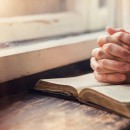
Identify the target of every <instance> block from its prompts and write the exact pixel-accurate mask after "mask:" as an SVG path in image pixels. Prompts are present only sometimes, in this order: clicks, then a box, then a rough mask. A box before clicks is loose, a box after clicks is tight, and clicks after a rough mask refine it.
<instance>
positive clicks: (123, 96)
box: [91, 85, 130, 103]
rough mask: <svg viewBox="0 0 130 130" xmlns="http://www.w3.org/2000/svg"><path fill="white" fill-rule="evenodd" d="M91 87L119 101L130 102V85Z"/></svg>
mask: <svg viewBox="0 0 130 130" xmlns="http://www.w3.org/2000/svg"><path fill="white" fill-rule="evenodd" d="M91 89H92V90H94V91H96V92H98V93H101V94H102V95H104V96H107V97H108V98H111V99H113V100H116V101H118V102H122V103H130V85H111V86H106V87H94V88H91Z"/></svg>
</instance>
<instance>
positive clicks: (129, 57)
mask: <svg viewBox="0 0 130 130" xmlns="http://www.w3.org/2000/svg"><path fill="white" fill-rule="evenodd" d="M121 58H122V59H124V60H126V61H130V52H129V51H126V50H121Z"/></svg>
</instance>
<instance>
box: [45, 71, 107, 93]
mask: <svg viewBox="0 0 130 130" xmlns="http://www.w3.org/2000/svg"><path fill="white" fill-rule="evenodd" d="M43 81H47V82H50V83H54V84H60V85H67V86H72V87H74V88H75V89H76V90H77V91H78V93H79V92H80V91H81V90H83V89H85V88H91V87H101V86H107V85H109V84H106V83H99V82H98V81H96V79H95V78H94V75H93V73H91V74H85V75H81V76H76V77H71V78H57V79H47V80H43ZM63 87H65V86H63Z"/></svg>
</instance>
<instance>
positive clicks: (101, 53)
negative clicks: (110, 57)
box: [96, 50, 103, 59]
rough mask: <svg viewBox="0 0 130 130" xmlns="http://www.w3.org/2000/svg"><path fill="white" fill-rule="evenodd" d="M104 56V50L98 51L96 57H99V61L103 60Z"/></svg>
mask: <svg viewBox="0 0 130 130" xmlns="http://www.w3.org/2000/svg"><path fill="white" fill-rule="evenodd" d="M102 55H103V52H102V50H98V51H97V54H96V57H97V58H98V59H101V58H102Z"/></svg>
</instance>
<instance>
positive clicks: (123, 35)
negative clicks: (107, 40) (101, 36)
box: [113, 32, 130, 45]
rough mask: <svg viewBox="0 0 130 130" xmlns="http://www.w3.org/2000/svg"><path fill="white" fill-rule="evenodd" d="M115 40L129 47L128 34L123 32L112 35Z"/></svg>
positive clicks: (129, 36) (129, 35) (129, 37)
mask: <svg viewBox="0 0 130 130" xmlns="http://www.w3.org/2000/svg"><path fill="white" fill-rule="evenodd" d="M113 36H114V37H115V38H117V39H119V40H120V41H122V42H123V43H125V44H126V45H130V33H129V34H128V33H125V32H118V33H115V34H114V35H113Z"/></svg>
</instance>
